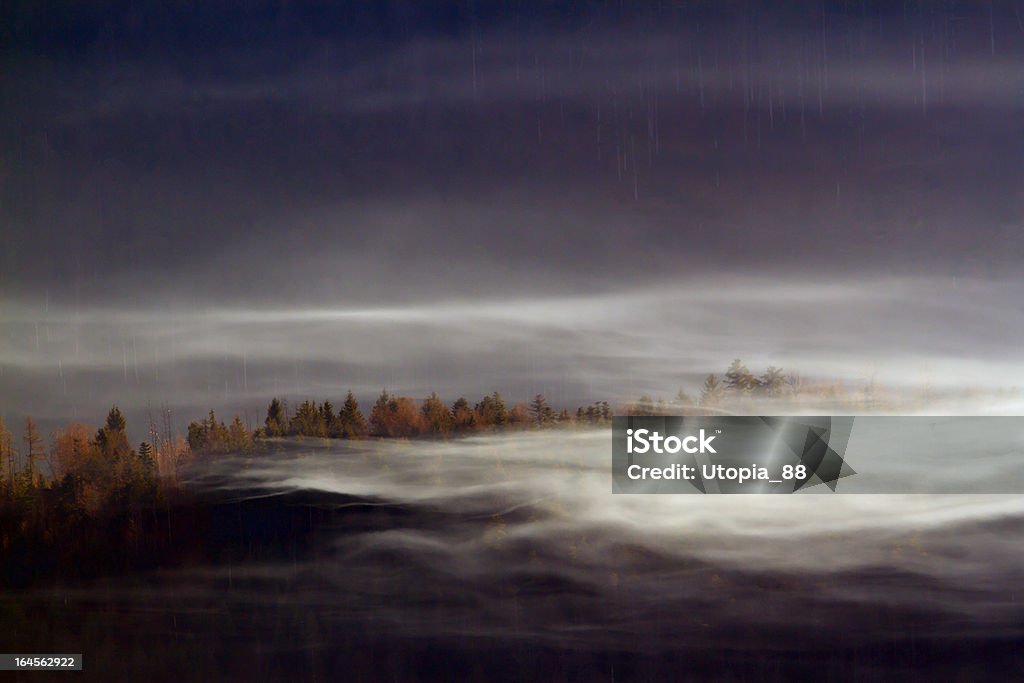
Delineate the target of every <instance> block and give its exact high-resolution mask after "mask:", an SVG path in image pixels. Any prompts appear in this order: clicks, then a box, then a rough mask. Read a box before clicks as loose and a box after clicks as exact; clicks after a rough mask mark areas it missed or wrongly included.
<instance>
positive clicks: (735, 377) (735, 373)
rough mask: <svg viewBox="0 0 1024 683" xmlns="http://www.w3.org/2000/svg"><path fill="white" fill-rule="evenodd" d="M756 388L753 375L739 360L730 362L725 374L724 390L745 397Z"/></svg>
mask: <svg viewBox="0 0 1024 683" xmlns="http://www.w3.org/2000/svg"><path fill="white" fill-rule="evenodd" d="M756 386H757V380H756V379H755V378H754V374H753V373H752V372H750V370H748V369H747V366H746V365H744V364H743V361H741V360H740V359H739V358H737V359H736V360H734V361H733V362H732V365H730V366H729V369H728V370H726V372H725V388H726V390H727V391H729V392H732V393H735V394H740V395H747V394H749V393H750V392H752V391H753V390H754V388H755V387H756Z"/></svg>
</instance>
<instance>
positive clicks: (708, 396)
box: [700, 373, 725, 407]
mask: <svg viewBox="0 0 1024 683" xmlns="http://www.w3.org/2000/svg"><path fill="white" fill-rule="evenodd" d="M724 394H725V387H723V386H722V383H721V382H720V381H719V380H718V377H717V376H715V374H714V373H712V374H710V375H708V376H707V378H705V379H704V385H703V386H702V387H701V390H700V405H702V406H709V407H711V406H717V405H719V404H720V403H721V402H722V397H723V396H724Z"/></svg>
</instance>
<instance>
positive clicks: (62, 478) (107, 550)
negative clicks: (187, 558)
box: [0, 407, 188, 586]
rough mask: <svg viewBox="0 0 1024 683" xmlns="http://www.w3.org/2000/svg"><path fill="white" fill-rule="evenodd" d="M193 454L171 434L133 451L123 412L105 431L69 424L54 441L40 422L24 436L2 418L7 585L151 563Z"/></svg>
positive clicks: (1, 514) (3, 576)
mask: <svg viewBox="0 0 1024 683" xmlns="http://www.w3.org/2000/svg"><path fill="white" fill-rule="evenodd" d="M187 457H188V448H187V446H186V445H185V443H184V440H182V439H173V438H171V437H170V436H168V437H167V438H163V437H160V438H158V439H152V440H151V441H143V442H141V443H140V444H138V446H137V447H133V446H132V444H130V443H129V441H128V436H127V424H126V422H125V418H124V416H123V415H122V414H121V411H120V410H118V408H117V407H114V408H112V409H111V410H110V412H109V413H108V415H107V418H106V421H105V422H104V423H103V425H102V426H100V427H99V429H96V428H93V427H89V426H87V425H85V424H81V423H77V422H76V423H72V424H68V425H66V426H64V427H63V428H61V429H58V430H57V431H55V432H54V433H53V435H52V437H51V440H50V442H49V444H47V442H46V440H45V439H44V438H43V436H42V434H41V433H40V430H39V428H38V426H37V425H36V423H35V421H33V419H32V418H31V417H28V418H26V419H25V422H24V429H23V434H22V436H21V438H20V439H16V438H15V437H14V435H13V434H12V433H11V431H10V430H9V429H8V427H7V425H6V424H5V423H4V421H3V419H2V418H0V586H3V585H8V584H27V583H31V582H33V581H35V580H36V579H38V578H40V577H43V576H47V575H50V574H52V573H59V574H65V573H66V574H74V575H86V574H89V573H90V572H101V571H105V570H106V569H112V568H116V567H118V566H122V567H123V566H125V565H126V564H127V563H131V562H135V561H136V560H138V559H140V558H141V560H142V561H147V562H148V561H150V559H147V558H150V556H151V554H152V553H151V551H152V549H153V548H154V547H156V546H154V544H156V545H157V546H159V547H165V546H166V540H167V536H168V535H169V534H170V529H169V520H165V519H163V515H162V514H161V513H160V512H159V510H161V509H162V508H163V507H164V505H165V504H166V503H167V502H168V501H169V500H170V499H171V497H174V498H175V499H177V497H178V496H177V491H178V489H177V486H176V479H175V473H176V472H177V467H178V466H179V465H180V464H181V462H182V461H183V460H184V459H186V458H187Z"/></svg>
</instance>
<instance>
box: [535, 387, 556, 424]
mask: <svg viewBox="0 0 1024 683" xmlns="http://www.w3.org/2000/svg"><path fill="white" fill-rule="evenodd" d="M530 416H531V417H532V418H533V422H534V423H535V424H537V425H545V424H548V423H550V422H551V421H552V420H553V419H554V417H555V411H554V410H552V408H551V406H549V405H548V402H547V399H545V398H544V394H537V395H536V396H534V397H533V400H532V401H530Z"/></svg>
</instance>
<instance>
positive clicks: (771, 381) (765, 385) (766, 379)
mask: <svg viewBox="0 0 1024 683" xmlns="http://www.w3.org/2000/svg"><path fill="white" fill-rule="evenodd" d="M757 385H758V387H759V388H760V389H761V391H763V392H764V393H765V394H766V395H767V396H770V397H772V398H777V397H779V396H781V395H782V391H783V389H784V388H785V386H786V376H785V374H783V372H782V368H777V367H775V366H774V365H772V366H770V367H769V368H768V369H767V370H765V371H764V374H763V375H761V377H760V378H758V381H757Z"/></svg>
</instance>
